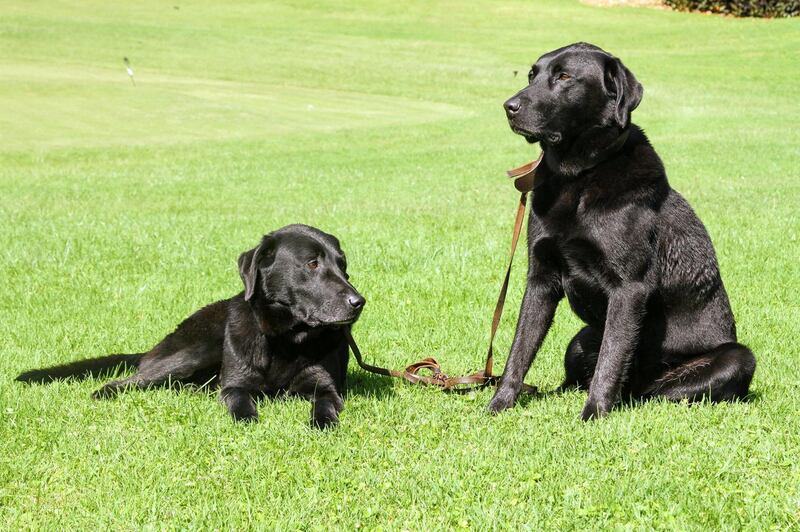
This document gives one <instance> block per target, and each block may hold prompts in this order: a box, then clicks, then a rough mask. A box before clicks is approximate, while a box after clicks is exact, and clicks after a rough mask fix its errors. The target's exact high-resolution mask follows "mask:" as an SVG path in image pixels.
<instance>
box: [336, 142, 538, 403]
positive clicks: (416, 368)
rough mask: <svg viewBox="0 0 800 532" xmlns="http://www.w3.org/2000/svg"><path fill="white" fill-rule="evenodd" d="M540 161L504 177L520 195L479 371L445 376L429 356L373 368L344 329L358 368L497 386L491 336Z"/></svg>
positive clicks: (469, 386)
mask: <svg viewBox="0 0 800 532" xmlns="http://www.w3.org/2000/svg"><path fill="white" fill-rule="evenodd" d="M541 161H542V155H539V158H538V159H536V160H535V161H531V162H529V163H528V164H526V165H524V166H520V167H519V168H514V169H513V170H509V171H508V172H506V173H507V174H508V177H512V178H514V187H515V188H516V189H517V190H518V191H519V192H520V196H519V205H518V206H517V216H516V219H515V221H514V232H513V234H512V238H511V256H510V258H509V259H508V267H507V268H506V275H505V278H504V279H503V284H502V285H501V286H500V296H499V297H498V298H497V304H496V305H495V307H494V315H493V316H492V328H491V333H490V335H489V349H488V351H487V353H486V362H485V364H484V367H483V369H482V370H479V371H476V372H475V373H471V374H469V375H464V376H463V377H449V376H447V374H445V373H444V372H443V371H442V368H441V366H440V365H439V362H438V361H437V360H436V359H435V358H433V357H428V358H424V359H422V360H420V361H419V362H415V363H413V364H411V365H410V366H407V367H406V368H405V369H404V370H403V371H398V370H395V369H387V368H382V367H380V366H373V365H371V364H367V363H366V362H364V360H363V358H362V357H361V351H360V350H359V349H358V345H357V344H356V341H355V340H354V339H353V335H352V334H351V333H350V329H349V328H348V329H345V336H346V337H347V342H348V343H349V344H350V349H351V350H352V351H353V355H354V356H355V357H356V362H358V365H359V366H361V369H363V370H365V371H368V372H370V373H375V374H377V375H385V376H387V377H396V378H398V379H405V380H407V381H408V382H410V383H412V384H426V385H430V386H438V387H439V388H441V389H442V390H444V391H458V392H467V391H470V390H474V389H479V388H485V387H487V386H495V385H497V383H498V382H499V381H500V377H499V376H496V375H494V374H493V373H492V366H493V365H494V337H495V335H496V334H497V328H498V327H499V326H500V318H501V317H502V315H503V307H504V306H505V302H506V294H507V293H508V281H509V279H510V277H511V265H512V263H513V262H514V253H515V252H516V250H517V243H518V242H519V235H520V233H521V232H522V225H523V223H524V221H525V207H526V205H527V202H528V193H529V192H531V191H532V190H533V181H534V177H535V175H536V167H537V166H539V163H540V162H541ZM423 370H425V371H429V372H430V375H423V374H420V371H423ZM522 391H523V392H525V393H536V387H535V386H530V385H528V384H523V385H522Z"/></svg>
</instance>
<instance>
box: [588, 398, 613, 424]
mask: <svg viewBox="0 0 800 532" xmlns="http://www.w3.org/2000/svg"><path fill="white" fill-rule="evenodd" d="M610 410H611V406H610V405H605V404H604V403H600V402H598V401H594V400H592V399H588V400H587V401H586V404H585V405H583V411H582V412H581V419H582V420H583V421H589V420H590V419H600V418H601V417H606V416H607V415H608V412H609V411H610Z"/></svg>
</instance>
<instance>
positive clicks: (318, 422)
mask: <svg viewBox="0 0 800 532" xmlns="http://www.w3.org/2000/svg"><path fill="white" fill-rule="evenodd" d="M338 424H339V418H338V417H337V416H321V417H314V418H311V428H314V429H319V430H326V429H332V428H334V427H335V426H336V425H338Z"/></svg>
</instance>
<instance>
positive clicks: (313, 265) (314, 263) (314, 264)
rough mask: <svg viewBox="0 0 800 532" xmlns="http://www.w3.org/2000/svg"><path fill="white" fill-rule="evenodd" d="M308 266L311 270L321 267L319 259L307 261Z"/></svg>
mask: <svg viewBox="0 0 800 532" xmlns="http://www.w3.org/2000/svg"><path fill="white" fill-rule="evenodd" d="M306 268H308V269H309V270H316V269H317V268H319V261H318V260H316V259H314V260H310V261H308V262H306Z"/></svg>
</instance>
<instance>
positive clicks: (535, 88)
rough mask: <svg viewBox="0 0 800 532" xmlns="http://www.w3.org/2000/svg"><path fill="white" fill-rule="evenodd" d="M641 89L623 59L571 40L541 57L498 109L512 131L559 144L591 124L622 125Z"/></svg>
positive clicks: (534, 139)
mask: <svg viewBox="0 0 800 532" xmlns="http://www.w3.org/2000/svg"><path fill="white" fill-rule="evenodd" d="M642 92H643V91H642V86H641V85H640V84H639V82H638V81H636V78H635V77H634V75H633V74H632V73H631V71H630V70H628V69H627V68H626V67H625V65H623V64H622V61H620V60H619V59H617V58H616V57H614V56H613V55H611V54H609V53H608V52H605V51H604V50H602V49H600V48H598V47H597V46H594V45H591V44H586V43H576V44H571V45H569V46H565V47H564V48H559V49H558V50H554V51H552V52H549V53H547V54H544V55H543V56H542V57H540V58H539V59H538V60H537V61H536V63H535V64H534V65H533V67H532V68H531V71H530V73H529V74H528V86H527V87H525V88H524V89H522V90H521V91H519V92H518V93H517V94H515V95H514V96H513V97H511V98H510V99H509V100H508V101H506V102H505V104H504V105H503V107H504V108H505V111H506V116H507V117H508V124H509V126H510V127H511V129H512V130H513V131H514V132H515V133H517V134H519V135H522V136H523V137H525V139H526V140H527V141H528V142H531V143H533V142H540V143H541V144H542V145H544V146H547V145H558V144H560V143H564V142H568V141H570V140H572V139H574V138H576V137H578V136H579V135H580V134H581V133H583V132H585V131H586V130H588V129H590V128H618V129H619V130H625V129H627V128H628V126H629V125H630V120H631V112H632V111H633V110H634V109H636V107H637V106H638V105H639V102H640V101H641V99H642Z"/></svg>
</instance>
